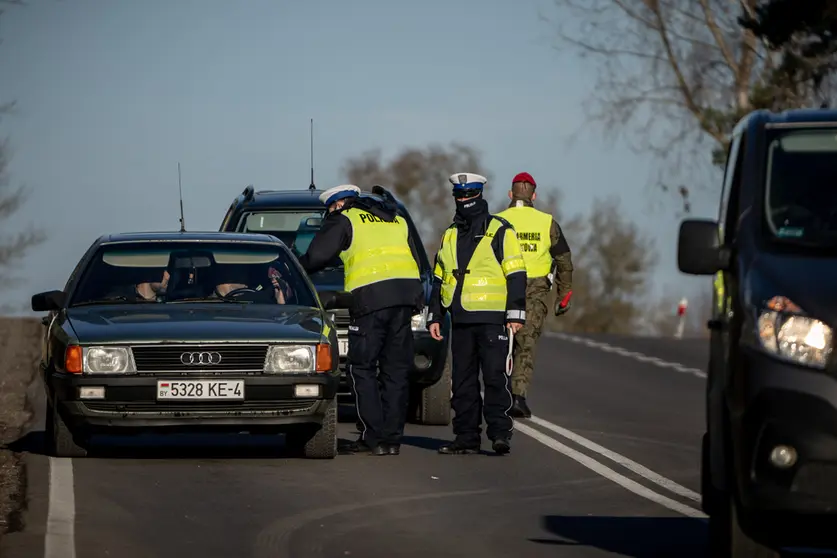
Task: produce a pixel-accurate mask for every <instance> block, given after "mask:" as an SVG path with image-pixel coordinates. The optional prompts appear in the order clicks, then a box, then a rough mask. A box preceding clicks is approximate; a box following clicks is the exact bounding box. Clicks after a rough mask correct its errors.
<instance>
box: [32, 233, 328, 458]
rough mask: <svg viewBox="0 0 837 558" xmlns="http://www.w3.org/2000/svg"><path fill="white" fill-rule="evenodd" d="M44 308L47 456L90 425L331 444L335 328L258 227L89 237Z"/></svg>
mask: <svg viewBox="0 0 837 558" xmlns="http://www.w3.org/2000/svg"><path fill="white" fill-rule="evenodd" d="M32 309H33V310H35V311H39V312H49V315H48V316H46V317H45V318H44V324H45V333H44V335H45V338H44V344H43V355H42V358H41V369H42V372H43V375H44V380H45V381H44V385H45V388H46V393H47V401H48V403H47V423H46V430H47V432H46V439H47V444H48V445H49V446H50V449H51V452H50V453H51V454H52V455H55V456H62V457H79V456H84V455H86V454H87V450H88V447H89V444H90V440H91V435H93V434H97V433H107V434H109V435H113V434H122V433H126V434H128V433H139V432H148V431H152V432H155V433H164V432H182V431H210V432H216V431H228V432H243V431H246V432H251V433H271V434H280V433H281V434H285V435H286V436H285V439H286V444H287V445H288V446H290V447H291V448H292V449H295V450H298V451H301V452H302V453H303V454H304V455H305V456H306V457H310V458H326V459H329V458H334V457H335V456H336V454H337V430H336V427H337V404H336V395H337V387H338V383H339V378H340V372H339V370H338V366H339V364H338V361H339V351H338V344H337V334H336V332H335V330H334V328H333V327H332V324H331V322H330V320H329V319H328V318H327V314H326V309H325V308H323V306H322V304H321V302H320V298H318V296H317V293H316V290H315V289H314V286H313V285H312V283H311V282H310V280H309V279H308V277H307V276H306V275H305V273H304V271H303V270H302V269H301V268H300V267H299V264H298V262H297V260H296V258H295V257H294V256H293V255H292V253H291V252H290V251H289V249H288V248H287V247H286V246H285V245H284V244H283V243H282V242H281V241H279V240H278V239H276V238H275V237H272V236H269V235H262V234H244V235H242V234H231V233H218V232H211V233H184V232H181V233H133V234H120V235H108V236H103V237H101V238H99V239H98V240H96V241H95V242H94V243H93V245H92V246H90V248H89V249H88V251H87V253H86V254H85V255H84V256H83V257H82V259H81V261H80V262H79V264H78V265H77V266H76V269H75V270H74V271H73V273H72V274H71V276H70V278H69V281H68V282H67V284H66V286H65V287H64V290H62V291H50V292H45V293H40V294H36V295H34V296H33V297H32Z"/></svg>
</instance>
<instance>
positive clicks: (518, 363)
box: [511, 277, 550, 397]
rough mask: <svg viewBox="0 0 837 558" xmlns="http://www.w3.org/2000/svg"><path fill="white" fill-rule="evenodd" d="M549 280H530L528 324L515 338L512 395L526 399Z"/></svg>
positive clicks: (544, 311)
mask: <svg viewBox="0 0 837 558" xmlns="http://www.w3.org/2000/svg"><path fill="white" fill-rule="evenodd" d="M549 290H550V287H549V280H548V279H547V278H546V277H537V278H535V279H530V280H529V281H528V282H527V284H526V323H525V324H524V325H523V327H522V328H520V331H518V332H517V333H516V334H515V336H514V349H513V351H514V353H513V355H514V370H513V371H512V377H511V385H512V393H514V395H520V396H521V397H526V390H527V389H528V388H529V384H530V383H531V382H532V373H533V372H534V367H535V346H536V345H537V343H538V339H540V336H541V328H542V327H543V323H544V321H545V320H546V316H547V312H548V311H549V310H548V308H547V305H548V300H549Z"/></svg>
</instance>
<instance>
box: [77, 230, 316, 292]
mask: <svg viewBox="0 0 837 558" xmlns="http://www.w3.org/2000/svg"><path fill="white" fill-rule="evenodd" d="M113 300H123V301H126V302H152V303H173V302H182V301H206V302H226V301H229V300H234V301H237V302H247V303H251V304H293V305H301V306H316V305H317V302H316V299H315V297H314V293H313V292H312V290H311V289H310V287H309V285H308V283H307V282H306V281H305V279H304V276H303V275H302V273H301V272H300V271H299V270H298V268H297V267H296V264H295V262H293V261H292V257H291V256H290V255H289V254H288V253H287V251H286V250H284V249H283V248H281V247H278V246H269V245H260V244H246V243H223V242H135V243H120V244H113V245H106V246H103V247H101V248H100V249H99V250H98V251H97V253H96V254H95V255H94V256H93V258H92V260H91V262H90V264H89V266H88V267H87V269H86V270H85V272H84V276H83V277H82V280H81V282H80V283H79V285H78V288H77V290H76V291H75V293H74V295H73V297H72V301H71V305H78V304H89V303H95V302H97V301H113Z"/></svg>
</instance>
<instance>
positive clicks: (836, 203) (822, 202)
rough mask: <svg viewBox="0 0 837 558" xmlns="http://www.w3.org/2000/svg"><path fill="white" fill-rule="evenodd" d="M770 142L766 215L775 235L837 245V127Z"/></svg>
mask: <svg viewBox="0 0 837 558" xmlns="http://www.w3.org/2000/svg"><path fill="white" fill-rule="evenodd" d="M770 140H771V141H770V143H769V145H768V151H767V169H766V171H767V175H766V176H767V188H766V194H765V195H766V199H765V202H766V203H765V211H766V219H767V225H768V227H769V229H770V231H771V233H772V235H773V236H774V237H775V238H777V239H780V240H781V241H784V242H791V243H797V244H801V245H807V246H826V245H827V246H829V247H833V246H837V128H831V129H815V128H811V129H796V130H782V131H779V132H776V133H774V134H773V135H772V136H771V137H770Z"/></svg>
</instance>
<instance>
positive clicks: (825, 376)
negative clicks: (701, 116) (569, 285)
mask: <svg viewBox="0 0 837 558" xmlns="http://www.w3.org/2000/svg"><path fill="white" fill-rule="evenodd" d="M678 266H679V268H680V270H681V271H682V272H684V273H688V274H692V275H706V276H709V275H714V297H713V300H714V310H713V317H712V319H711V320H710V321H709V323H708V327H709V329H710V331H711V340H710V357H709V370H708V380H707V389H706V419H707V420H706V433H705V435H704V437H703V451H702V475H701V477H702V487H701V492H702V497H703V498H702V505H703V510H704V512H705V513H706V514H708V515H709V531H710V539H711V543H710V546H711V552H710V555H711V556H718V557H722V556H731V557H733V558H743V557H745V556H746V557H752V558H755V557H778V556H780V554H779V549H780V548H782V547H811V548H813V547H832V546H833V545H834V542H835V537H837V529H835V528H834V525H835V523H834V522H835V521H836V520H837V359H835V354H834V351H833V341H834V338H833V328H834V327H835V325H836V324H837V282H835V280H836V279H837V111H834V110H826V109H821V110H808V109H805V110H802V109H800V110H792V111H787V112H782V113H774V112H768V111H755V112H752V113H750V114H749V115H747V116H746V117H745V118H743V119H742V120H741V121H740V122H739V123H738V125H737V126H736V127H735V130H734V131H733V134H732V137H731V142H730V146H729V152H728V154H727V162H726V170H725V172H724V179H723V188H722V194H721V202H720V206H719V208H718V219H717V220H702V219H689V220H685V221H684V222H683V223H682V224H681V226H680V236H679V240H678Z"/></svg>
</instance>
